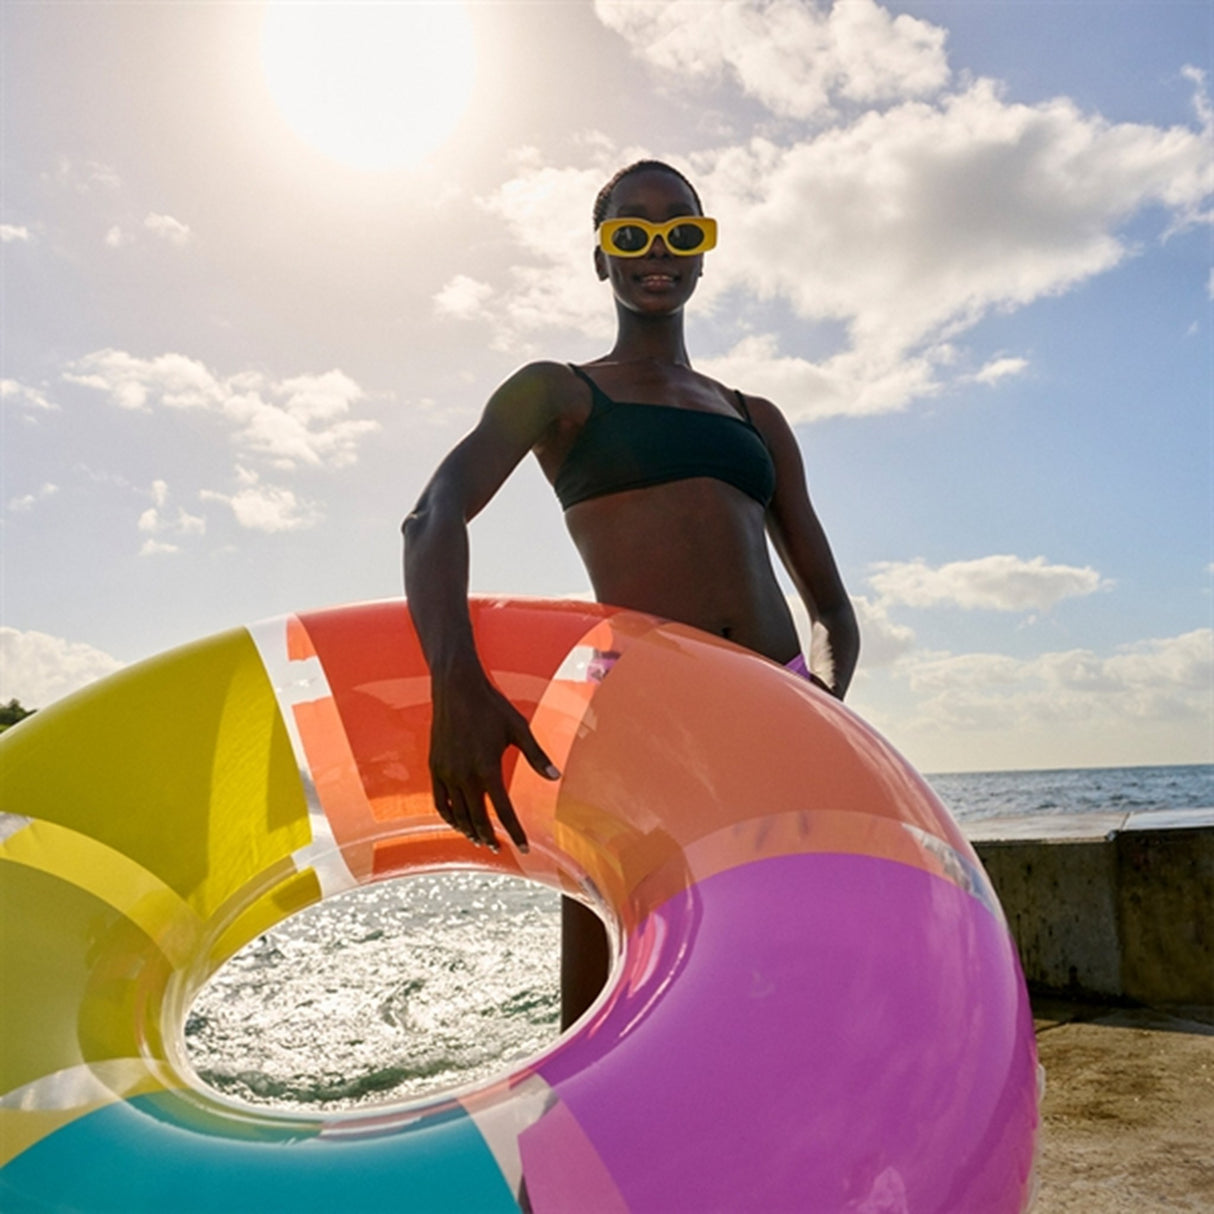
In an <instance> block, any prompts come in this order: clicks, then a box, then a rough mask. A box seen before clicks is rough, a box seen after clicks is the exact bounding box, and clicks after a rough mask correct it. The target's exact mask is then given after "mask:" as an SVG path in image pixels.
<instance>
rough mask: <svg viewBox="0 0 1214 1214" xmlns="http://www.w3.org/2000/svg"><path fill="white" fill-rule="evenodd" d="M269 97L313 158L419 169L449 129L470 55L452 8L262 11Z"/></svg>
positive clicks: (429, 4) (426, 3) (466, 30)
mask: <svg viewBox="0 0 1214 1214" xmlns="http://www.w3.org/2000/svg"><path fill="white" fill-rule="evenodd" d="M261 61H262V68H263V70H264V72H265V79H266V84H267V85H268V87H269V90H270V95H271V96H272V97H273V98H274V101H275V103H276V104H277V105H278V107H279V109H280V110H281V111H282V114H283V117H284V118H285V119H286V120H287V122H288V123H289V125H290V126H291V128H292V130H294V131H295V133H296V134H297V135H299V137H300V138H301V139H303V140H304V141H305V142H306V143H308V144H310V145H311V146H312V147H314V148H315V149H316V150H317V151H319V152H322V153H324V154H325V155H326V156H330V157H332V158H333V159H334V160H338V161H341V162H342V163H344V164H347V165H350V166H352V167H354V168H359V169H372V170H385V169H395V168H401V167H404V166H407V165H411V164H416V163H417V162H418V161H420V160H422V159H423V158H424V157H425V156H426V155H427V154H428V153H430V152H432V151H433V150H434V149H435V148H437V147H438V146H439V145H440V144H441V143H442V142H443V141H444V140H445V139H447V137H448V136H449V135H450V134H451V133H452V131H453V130H454V129H455V127H456V124H457V123H458V122H459V120H460V118H461V116H462V115H463V112H464V110H465V109H466V108H467V105H468V101H469V99H470V97H471V94H472V85H473V80H474V78H475V75H476V49H475V46H474V44H473V40H472V23H471V20H470V19H469V16H468V11H467V8H466V7H465V5H464V4H462V3H459V2H458V0H421V2H414V0H404V2H393V0H387V2H384V0H380V2H378V3H362V2H359V0H343V2H341V3H292V2H289V0H283V2H275V3H271V4H268V5H266V12H265V18H264V21H263V24H262V29H261Z"/></svg>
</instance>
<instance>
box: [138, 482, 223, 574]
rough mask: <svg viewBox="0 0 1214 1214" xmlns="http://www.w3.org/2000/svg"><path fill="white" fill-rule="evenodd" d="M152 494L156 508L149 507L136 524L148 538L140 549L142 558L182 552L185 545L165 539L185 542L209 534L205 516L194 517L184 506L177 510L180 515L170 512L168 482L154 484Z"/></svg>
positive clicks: (150, 491)
mask: <svg viewBox="0 0 1214 1214" xmlns="http://www.w3.org/2000/svg"><path fill="white" fill-rule="evenodd" d="M149 494H150V496H151V498H152V501H153V503H154V505H151V506H149V507H148V508H147V509H146V510H145V511H143V513H142V514H140V516H139V521H138V523H137V524H136V527H137V528H138V530H139V531H140V532H141V533H142V534H144V535H146V536H147V537H148V538H147V539H146V540H144V542H143V544H142V546H141V547H140V549H139V555H140V556H160V555H163V554H166V553H171V552H180V551H181V545H180V544H175V543H173V542H172V541H171V540H170V539H167V538H164V537H166V536H176V537H178V538H181V537H184V536H190V535H204V534H205V533H206V529H207V521H206V519H205V518H203V517H202V516H201V515H197V514H190V513H189V512H188V511H187V510H185V509H184V508H183V507H181V506H179V507H178V508H177V512H176V514H173V513H172V512H171V511H168V510H166V506H167V504H168V500H169V486H168V483H167V482H165V481H163V480H154V481H153V482H152V487H151V489H150V490H149Z"/></svg>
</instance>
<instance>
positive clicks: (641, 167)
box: [593, 160, 704, 232]
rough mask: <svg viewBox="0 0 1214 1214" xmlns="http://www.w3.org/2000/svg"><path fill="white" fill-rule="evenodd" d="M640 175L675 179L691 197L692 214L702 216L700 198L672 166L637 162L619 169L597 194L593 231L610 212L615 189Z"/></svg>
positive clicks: (662, 162) (662, 163)
mask: <svg viewBox="0 0 1214 1214" xmlns="http://www.w3.org/2000/svg"><path fill="white" fill-rule="evenodd" d="M640 173H668V174H669V175H670V176H671V177H674V178H677V179H678V180H679V181H681V182H682V183H683V185H684V186H686V188H687V191H688V193H689V194H690V195H691V200H692V201H693V202H694V203H695V210H694V211H693V212H692V213H693V214H695V215H703V214H704V206H703V204H702V203H701V202H700V196H699V194H697V193H696V188H695V186H693V185H692V184H691V182H690V181H688V180H687V178H686V177H685V176H684V175H683V174H682V173H680V172H679V170H678V169H676V168H675V167H674V166H673V165H669V164H667V163H666V162H665V161H662V160H637V161H634V162H633V163H632V164H630V165H626V166H625V167H624V168H622V169H620V171H619V172H618V173H616V174H615V176H614V177H612V178H611V180H610V181H609V182H607V184H606V185H605V186H603V188H602V189H601V190H600V191H599V192H598V195H597V197H596V198H595V200H594V216H593V218H594V230H595V231H596V232H597V231H598V230H599V226H600V225H601V224H602V222H603V220H604V219H606V218H607V217H608V215H609V214H610V212H611V202H612V196H613V195H614V194H615V188H616V186H618V185H619V184H620V182H622V181H624V180H625V179H626V178H629V177H635V176H636V175H637V174H640Z"/></svg>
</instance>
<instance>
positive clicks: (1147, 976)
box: [963, 814, 1214, 1006]
mask: <svg viewBox="0 0 1214 1214" xmlns="http://www.w3.org/2000/svg"><path fill="white" fill-rule="evenodd" d="M1132 816H1133V817H1138V818H1143V817H1148V815H1132ZM1093 817H1104V815H1093ZM1119 817H1120V818H1121V821H1120V822H1118V823H1117V825H1116V826H1114V827H1113V829H1111V830H1110V829H1109V826H1110V824H1109V823H1107V822H1103V821H1102V822H1100V823H1096V822H1094V821H1090V820H1089V821H1088V822H1086V823H1085V824H1084V827H1078V826H1076V825H1075V824H1074V823H1072V824H1070V825H1069V826H1068V825H1067V824H1063V823H1056V822H1053V821H1052V820H1051V819H1050V818H1038V819H1036V827H1037V832H1038V837H1036V838H1029V837H1026V836H1028V835H1029V834H1030V830H1029V829H1027V828H1026V827H1027V824H1026V823H1023V822H1020V823H1016V824H1015V828H1014V829H1013V830H1009V831H1007V832H1006V833H1007V834H1011V835H1012V836H1013V837H1010V838H1008V837H1004V838H999V837H991V835H992V834H993V833H994V834H997V833H998V831H997V827H998V824H997V823H992V822H989V821H988V822H983V823H963V827H964V828H965V829H966V831H967V833H968V834H970V836H971V841H972V842H973V844H974V847H975V850H976V851H977V852H978V855H979V857H980V858H981V860H982V863H983V864H984V865H985V867H986V871H987V873H988V874H989V875H990V878H991V882H992V884H993V885H994V887H995V891H996V893H997V894H998V895H999V901H1000V903H1001V904H1002V906H1003V910H1004V913H1005V914H1006V915H1007V920H1008V926H1009V927H1010V928H1011V931H1012V935H1013V937H1014V938H1015V940H1016V944H1017V947H1018V949H1019V951H1020V963H1021V965H1022V967H1023V969H1024V975H1025V978H1026V980H1027V981H1028V983H1029V987H1030V989H1032V990H1034V991H1037V992H1053V993H1057V994H1064V995H1067V996H1069V997H1075V998H1090V999H1098V1000H1113V1001H1118V1000H1121V1001H1130V1002H1136V1003H1145V1004H1151V1005H1155V1006H1158V1005H1180V1004H1194V1005H1211V1004H1214V824H1210V823H1208V822H1207V821H1206V818H1207V817H1208V815H1203V814H1196V815H1190V816H1189V817H1188V818H1187V819H1186V818H1183V817H1179V816H1178V815H1172V816H1171V819H1170V820H1168V821H1164V820H1159V821H1158V822H1157V823H1149V822H1133V823H1130V822H1128V821H1126V820H1125V819H1126V815H1119ZM1185 822H1197V823H1198V824H1197V825H1181V824H1180V823H1185ZM1174 823H1175V824H1174ZM1055 828H1057V833H1054V831H1055ZM1093 831H1096V832H1099V833H1096V835H1095V837H1093V833H1092V832H1093Z"/></svg>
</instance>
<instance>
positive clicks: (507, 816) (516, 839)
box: [489, 776, 530, 852]
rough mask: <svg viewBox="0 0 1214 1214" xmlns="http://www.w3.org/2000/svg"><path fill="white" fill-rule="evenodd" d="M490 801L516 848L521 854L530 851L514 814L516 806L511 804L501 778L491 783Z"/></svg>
mask: <svg viewBox="0 0 1214 1214" xmlns="http://www.w3.org/2000/svg"><path fill="white" fill-rule="evenodd" d="M489 800H490V801H492V802H493V809H494V811H495V812H496V814H497V820H498V821H499V822H500V823H501V824H502V829H503V830H505V832H506V834H508V835H509V836H510V839H511V841H512V842H513V843H514V846H515V847H517V848H518V849H519V851H521V852H527V851H529V850H530V848H529V847H528V846H527V835H526V832H525V831H524V830H523V827H522V823H520V822H519V820H518V814H516V813H515V812H514V806H513V805H511V804H510V797H509V796H508V795H507V793H506V786H505V785H504V784H503V783H502V781H501V778H500V776H499V778H498V779H496V780H493V781H490V784H489Z"/></svg>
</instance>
